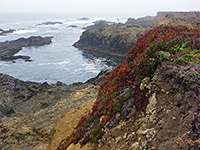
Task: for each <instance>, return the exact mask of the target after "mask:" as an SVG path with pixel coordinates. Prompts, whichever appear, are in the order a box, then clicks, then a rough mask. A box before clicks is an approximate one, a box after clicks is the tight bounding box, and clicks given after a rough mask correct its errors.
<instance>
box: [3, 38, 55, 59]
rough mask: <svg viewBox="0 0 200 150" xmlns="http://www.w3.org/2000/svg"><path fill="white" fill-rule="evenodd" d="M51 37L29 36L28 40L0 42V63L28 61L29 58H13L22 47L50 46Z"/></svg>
mask: <svg viewBox="0 0 200 150" xmlns="http://www.w3.org/2000/svg"><path fill="white" fill-rule="evenodd" d="M52 38H53V37H41V36H31V37H29V38H19V39H17V40H13V41H5V42H0V61H13V60H16V59H25V60H26V61H30V57H29V56H14V55H15V54H16V53H18V52H19V51H20V50H22V48H23V47H31V46H43V45H46V44H50V43H51V42H52Z"/></svg>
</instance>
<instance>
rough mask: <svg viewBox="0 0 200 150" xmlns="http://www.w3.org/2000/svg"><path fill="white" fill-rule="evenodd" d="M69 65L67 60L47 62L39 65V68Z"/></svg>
mask: <svg viewBox="0 0 200 150" xmlns="http://www.w3.org/2000/svg"><path fill="white" fill-rule="evenodd" d="M67 64H69V61H68V60H64V61H61V62H49V63H39V65H40V66H47V65H67Z"/></svg>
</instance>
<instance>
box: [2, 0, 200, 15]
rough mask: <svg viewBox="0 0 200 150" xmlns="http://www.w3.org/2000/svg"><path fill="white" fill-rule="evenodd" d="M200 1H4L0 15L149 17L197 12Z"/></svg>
mask: <svg viewBox="0 0 200 150" xmlns="http://www.w3.org/2000/svg"><path fill="white" fill-rule="evenodd" d="M197 10H200V0H98V1H96V0H1V9H0V13H79V14H81V13H82V14H88V13H91V14H92V13H94V14H95V13H96V14H141V15H143V14H149V15H154V14H156V12H158V11H197Z"/></svg>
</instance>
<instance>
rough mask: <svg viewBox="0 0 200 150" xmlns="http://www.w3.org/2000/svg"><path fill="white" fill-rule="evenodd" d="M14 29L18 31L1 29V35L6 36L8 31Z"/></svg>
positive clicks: (10, 31) (11, 31)
mask: <svg viewBox="0 0 200 150" xmlns="http://www.w3.org/2000/svg"><path fill="white" fill-rule="evenodd" d="M14 31H16V30H14V29H9V30H3V29H0V36H4V35H6V34H8V33H13V32H14Z"/></svg>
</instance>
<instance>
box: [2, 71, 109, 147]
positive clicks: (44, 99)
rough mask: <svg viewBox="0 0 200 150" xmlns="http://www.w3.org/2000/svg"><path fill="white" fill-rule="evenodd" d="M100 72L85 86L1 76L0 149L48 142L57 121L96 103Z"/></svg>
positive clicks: (102, 75)
mask: <svg viewBox="0 0 200 150" xmlns="http://www.w3.org/2000/svg"><path fill="white" fill-rule="evenodd" d="M108 74H109V71H102V72H101V73H100V74H99V75H98V76H97V77H95V78H93V79H90V80H88V81H87V82H86V83H74V84H71V85H65V84H63V83H61V82H57V83H56V84H48V83H43V84H41V83H34V82H24V81H21V80H18V79H15V78H13V77H11V76H8V75H4V74H0V147H1V148H3V149H4V150H7V149H31V147H34V148H36V147H39V146H41V144H45V143H46V142H48V141H49V140H50V136H51V135H52V134H53V132H54V131H53V127H54V125H55V123H56V121H57V120H58V119H59V118H61V117H62V116H63V115H64V114H65V113H66V112H68V111H70V110H72V109H74V108H77V107H78V106H80V105H81V104H82V103H83V102H85V101H88V100H89V99H95V98H96V95H97V91H98V89H99V85H100V83H101V82H102V81H103V80H104V78H105V77H106V76H107V75H108Z"/></svg>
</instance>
